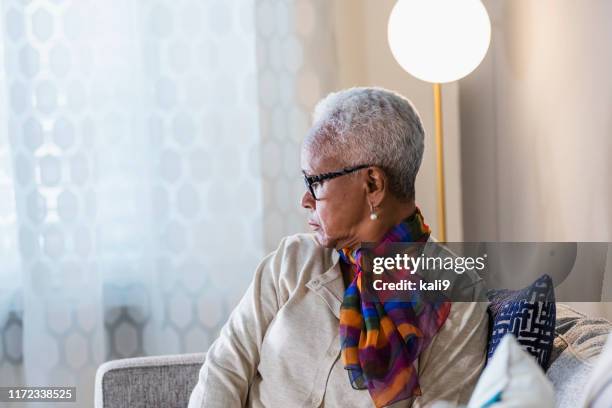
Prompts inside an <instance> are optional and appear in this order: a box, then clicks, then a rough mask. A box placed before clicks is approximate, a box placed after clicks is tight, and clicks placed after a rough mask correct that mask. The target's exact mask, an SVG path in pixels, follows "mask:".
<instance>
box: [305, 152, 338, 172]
mask: <svg viewBox="0 0 612 408" xmlns="http://www.w3.org/2000/svg"><path fill="white" fill-rule="evenodd" d="M301 166H302V170H303V171H305V172H306V173H307V174H315V173H323V172H328V171H335V170H337V168H338V167H339V166H341V162H340V160H339V159H338V158H337V157H334V156H329V155H324V154H322V153H320V152H317V151H316V150H314V149H310V148H307V147H303V148H302V155H301Z"/></svg>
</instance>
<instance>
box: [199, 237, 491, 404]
mask: <svg viewBox="0 0 612 408" xmlns="http://www.w3.org/2000/svg"><path fill="white" fill-rule="evenodd" d="M338 261H339V257H338V254H337V252H336V251H334V250H331V249H325V248H322V247H321V246H320V245H318V244H317V243H316V241H315V240H314V237H313V235H311V234H298V235H293V236H290V237H287V238H285V239H283V241H282V242H281V243H280V246H279V247H278V249H277V250H276V251H274V252H272V253H271V254H269V255H268V256H266V257H265V258H264V260H263V261H262V262H261V264H260V265H259V267H258V268H257V271H256V272H255V276H254V278H253V281H252V282H251V285H250V286H249V288H248V290H247V292H246V293H245V295H244V297H243V298H242V300H241V301H240V303H239V304H238V306H237V307H236V309H235V310H234V311H233V312H232V314H231V315H230V317H229V320H228V322H227V323H226V324H225V326H224V327H223V328H222V330H221V333H220V336H219V338H218V339H217V340H216V341H215V342H214V343H213V344H212V345H211V347H210V349H209V351H208V354H207V358H206V362H205V363H204V365H203V366H202V369H201V371H200V376H199V380H198V383H197V385H196V387H195V389H194V390H193V393H192V395H191V399H190V402H189V408H196V407H197V408H200V407H207V408H208V407H219V408H231V407H244V406H246V407H269V408H276V407H279V408H293V407H321V406H326V407H372V406H373V403H372V400H371V399H370V395H369V393H368V391H367V390H355V389H353V388H352V387H351V385H350V383H349V379H348V374H347V372H346V371H345V370H344V368H343V366H342V362H341V360H340V342H339V339H338V324H339V312H340V304H341V302H342V296H343V293H344V283H343V279H342V272H341V270H340V265H339V263H338ZM487 328H488V320H487V315H486V304H485V303H476V302H471V303H467V302H466V303H459V302H455V303H453V304H452V306H451V312H450V314H449V317H448V318H447V320H446V322H445V323H444V325H443V326H442V328H441V329H440V331H439V332H438V334H437V335H436V336H435V337H434V338H433V340H432V342H431V344H430V345H429V347H428V348H427V349H426V350H425V351H424V352H423V353H421V355H420V356H419V359H418V364H417V366H418V372H419V382H420V384H421V389H422V391H423V395H422V396H420V397H417V398H414V399H413V400H410V401H401V402H398V403H396V404H394V405H393V407H422V406H425V405H426V404H427V403H429V402H432V401H435V400H438V399H442V400H447V401H452V402H458V403H466V402H467V400H468V399H469V397H470V395H471V392H472V390H473V388H474V386H475V384H476V381H477V380H478V377H479V375H480V372H481V370H482V368H483V366H484V363H485V359H486V343H487Z"/></svg>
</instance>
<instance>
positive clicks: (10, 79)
mask: <svg viewBox="0 0 612 408" xmlns="http://www.w3.org/2000/svg"><path fill="white" fill-rule="evenodd" d="M329 9H330V5H329V4H328V3H327V2H326V1H323V0H321V1H310V0H308V1H295V2H289V1H263V0H262V1H255V0H234V1H225V0H214V1H213V0H211V1H195V0H180V1H178V0H157V1H144V0H142V1H137V0H131V1H124V0H106V1H103V2H100V1H91V0H78V1H76V0H75V1H68V0H66V1H42V0H32V1H22V0H0V10H1V13H2V21H1V22H0V24H2V27H1V28H2V30H1V31H0V49H1V51H2V52H1V53H0V126H1V127H0V264H1V267H0V336H1V338H0V341H1V344H2V347H1V350H0V386H6V385H63V386H67V385H75V386H77V387H78V390H77V395H78V397H77V398H78V400H79V404H78V406H90V405H91V401H92V395H91V393H92V384H93V374H94V372H95V368H96V367H97V366H98V365H99V364H100V363H101V362H103V361H105V360H108V359H112V358H121V357H131V356H139V355H151V354H165V353H180V352H195V351H203V350H205V349H206V348H207V347H208V345H209V344H210V342H211V341H212V340H213V339H214V337H215V336H216V335H217V332H218V330H219V328H220V327H221V325H222V324H223V323H224V321H225V318H226V317H227V315H228V313H229V312H230V311H231V309H232V307H233V306H234V304H235V303H236V301H237V300H238V298H239V297H240V296H241V295H242V293H243V291H244V289H245V288H246V286H247V285H248V282H249V280H250V277H251V275H252V273H253V270H254V268H255V266H256V265H257V263H258V262H259V260H260V259H261V257H262V256H263V255H264V254H265V253H266V252H267V251H269V250H270V249H272V248H274V247H275V245H276V244H277V243H278V239H279V238H280V237H281V236H283V235H286V234H289V233H294V232H298V231H300V230H302V229H303V227H304V226H303V219H302V216H301V214H300V210H299V208H298V204H299V201H298V199H299V196H300V195H301V192H302V189H303V186H302V184H301V180H300V178H299V141H300V139H301V137H302V136H303V133H304V132H305V130H306V128H307V126H308V119H309V114H310V110H311V108H312V105H313V104H314V102H315V101H316V100H317V99H318V98H319V97H320V96H321V95H322V94H324V93H325V92H326V91H328V90H330V89H331V87H332V86H333V83H334V75H333V69H332V67H333V66H334V64H333V55H334V54H333V46H332V44H333V32H332V29H331V26H332V25H331V21H330V18H329V12H330V10H329ZM321 44H324V45H323V46H321Z"/></svg>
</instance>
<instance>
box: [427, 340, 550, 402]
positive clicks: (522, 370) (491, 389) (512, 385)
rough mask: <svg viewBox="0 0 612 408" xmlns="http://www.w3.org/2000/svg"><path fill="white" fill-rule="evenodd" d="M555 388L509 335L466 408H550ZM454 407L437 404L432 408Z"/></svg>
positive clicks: (498, 349) (487, 367) (494, 356)
mask: <svg viewBox="0 0 612 408" xmlns="http://www.w3.org/2000/svg"><path fill="white" fill-rule="evenodd" d="M554 405H555V395H554V389H553V386H552V384H551V382H550V381H549V380H548V379H547V378H546V376H545V375H544V372H543V371H542V369H541V368H540V366H539V365H538V363H537V362H536V361H535V359H534V358H533V356H531V355H530V354H527V352H526V351H524V350H523V349H522V348H521V346H520V345H519V344H518V342H517V341H516V339H515V338H514V336H513V335H512V334H507V335H506V336H504V338H503V339H502V340H501V342H500V343H499V345H498V346H497V349H496V350H495V354H493V357H492V358H491V360H489V363H488V364H487V366H486V368H485V369H484V371H483V372H482V374H481V375H480V378H479V379H478V383H477V384H476V388H475V389H474V392H473V393H472V397H471V398H470V402H468V404H467V408H553V407H554ZM452 406H453V405H451V404H449V403H447V402H443V401H439V402H437V403H435V404H434V405H433V408H450V407H452Z"/></svg>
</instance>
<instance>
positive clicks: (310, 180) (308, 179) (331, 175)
mask: <svg viewBox="0 0 612 408" xmlns="http://www.w3.org/2000/svg"><path fill="white" fill-rule="evenodd" d="M372 166H373V164H359V165H357V166H352V167H345V168H343V169H342V170H339V171H332V172H328V173H321V174H316V175H311V176H309V175H307V174H306V172H305V171H302V173H303V174H304V184H306V188H308V191H309V192H310V195H311V196H312V198H314V199H315V201H320V198H317V196H316V195H315V192H314V188H312V185H313V184H315V183H321V182H323V181H327V180H332V179H335V178H337V177H340V176H345V175H347V174H351V173H354V172H356V171H357V170H362V169H366V168H368V167H372Z"/></svg>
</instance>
